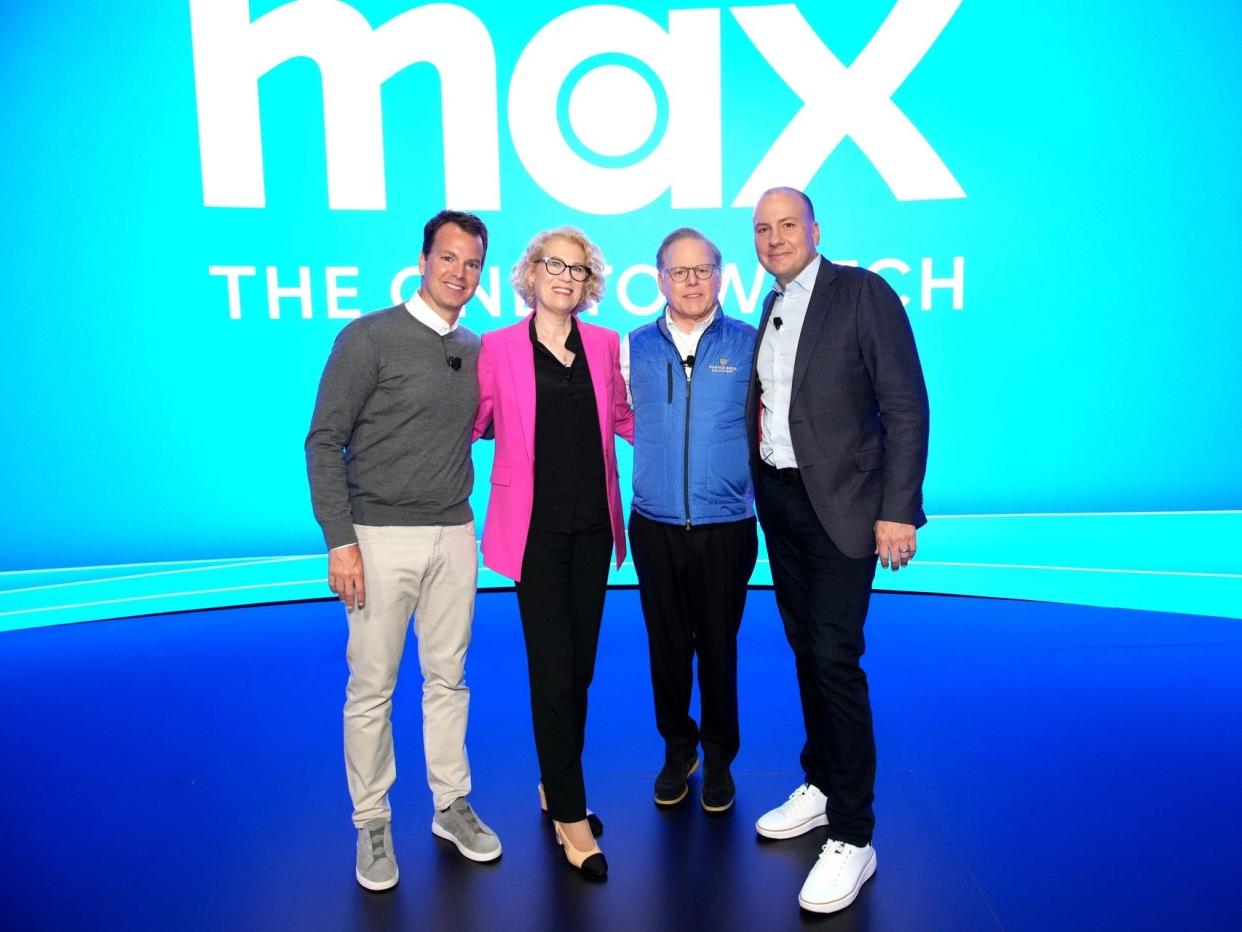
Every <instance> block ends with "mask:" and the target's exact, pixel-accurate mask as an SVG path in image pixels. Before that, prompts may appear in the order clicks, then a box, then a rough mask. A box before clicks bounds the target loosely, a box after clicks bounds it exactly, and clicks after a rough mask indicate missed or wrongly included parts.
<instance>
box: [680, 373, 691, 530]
mask: <svg viewBox="0 0 1242 932" xmlns="http://www.w3.org/2000/svg"><path fill="white" fill-rule="evenodd" d="M693 382H694V380H693V379H692V378H691V377H690V375H689V374H687V375H686V436H685V438H684V440H683V441H682V482H683V486H682V488H683V490H684V492H685V499H686V530H687V531H688V530H690V526H691V525H690V386H691V385H692V384H693Z"/></svg>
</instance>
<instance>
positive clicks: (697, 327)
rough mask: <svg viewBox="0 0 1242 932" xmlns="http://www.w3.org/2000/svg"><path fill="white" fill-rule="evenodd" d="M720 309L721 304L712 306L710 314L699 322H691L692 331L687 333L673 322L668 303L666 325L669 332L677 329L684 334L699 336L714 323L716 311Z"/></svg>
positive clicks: (665, 307)
mask: <svg viewBox="0 0 1242 932" xmlns="http://www.w3.org/2000/svg"><path fill="white" fill-rule="evenodd" d="M719 310H720V305H719V304H717V305H716V306H715V307H713V308H712V312H711V313H710V314H708V315H707V316H706V317H704V318H703V319H702V320H700V321H699V322H698V323H697V324H691V325H690V332H689V333H686V331H684V330H682V329H681V328H680V327H678V326H677V325H676V324H675V323H673V315H672V314H670V313H669V311H668V305H667V304H666V305H664V326H666V327H667V328H668V332H669V333H672V332H674V331H676V332H677V333H680V334H681V335H682V336H697V335H698V334H700V333H702V332H703V331H704V330H706V329H707V328H708V327H710V326H711V325H712V321H714V320H715V319H716V312H717V311H719Z"/></svg>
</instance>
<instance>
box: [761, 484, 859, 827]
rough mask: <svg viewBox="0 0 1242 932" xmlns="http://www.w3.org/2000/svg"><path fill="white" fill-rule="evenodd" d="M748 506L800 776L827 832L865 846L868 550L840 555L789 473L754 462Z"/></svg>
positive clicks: (798, 485) (799, 486)
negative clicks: (754, 518)
mask: <svg viewBox="0 0 1242 932" xmlns="http://www.w3.org/2000/svg"><path fill="white" fill-rule="evenodd" d="M755 505H756V507H757V509H758V511H759V520H760V521H761V522H762V524H763V532H764V535H765V537H766V539H767V543H768V556H769V558H770V560H771V564H772V583H773V588H774V589H775V591H776V605H777V608H779V609H780V613H781V619H782V620H783V621H784V623H785V637H786V638H787V639H788V640H789V646H790V647H792V648H793V653H794V663H795V667H796V669H797V673H798V691H799V692H800V693H801V697H802V718H803V723H804V725H805V726H806V744H805V745H804V746H803V749H802V769H803V771H805V773H806V782H807V783H810V784H812V785H814V786H816V787H818V788H819V789H820V791H821V792H823V793H824V794H825V795H826V796H827V797H828V806H827V812H828V836H829V837H830V838H835V839H838V840H840V841H844V842H847V843H849V844H852V845H866V844H870V842H871V834H872V830H873V829H874V827H875V814H874V812H873V811H872V802H873V801H874V799H875V734H874V731H873V729H872V724H871V698H870V694H869V693H868V691H867V675H866V674H865V673H864V672H863V669H862V666H861V665H860V661H861V659H862V655H863V651H864V650H865V649H866V644H865V642H864V640H863V622H865V621H866V619H867V606H868V605H869V603H870V601H871V583H872V580H873V579H874V578H875V566H876V561H875V557H874V556H868V557H864V558H862V559H858V558H854V557H849V556H846V555H845V554H843V553H842V552H841V551H840V550H839V549H838V548H837V546H836V545H835V544H834V543H833V542H832V540H831V538H829V537H828V535H827V534H826V533H825V532H824V528H823V525H821V524H820V523H819V519H818V518H817V517H816V516H815V511H814V510H813V509H812V507H811V501H810V499H809V498H808V497H807V494H806V489H805V488H804V487H803V486H802V483H801V481H800V480H799V479H798V478H797V477H796V476H793V477H786V476H785V475H784V474H781V475H778V474H777V473H776V471H775V470H772V469H770V468H769V467H766V466H765V467H760V470H759V472H758V474H757V476H756V482H755Z"/></svg>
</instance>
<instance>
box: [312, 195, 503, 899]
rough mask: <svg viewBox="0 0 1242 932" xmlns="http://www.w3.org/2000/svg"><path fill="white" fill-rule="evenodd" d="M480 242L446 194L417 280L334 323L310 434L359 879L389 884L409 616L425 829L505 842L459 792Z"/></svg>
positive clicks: (381, 886) (473, 846)
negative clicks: (429, 804)
mask: <svg viewBox="0 0 1242 932" xmlns="http://www.w3.org/2000/svg"><path fill="white" fill-rule="evenodd" d="M486 252H487V228H486V227H485V226H484V225H483V221H481V220H480V219H479V218H478V217H476V216H474V215H473V214H468V213H462V212H459V211H448V210H446V211H441V212H440V213H438V214H436V216H434V217H432V218H431V220H429V221H428V222H427V225H426V227H425V228H424V230H423V248H422V253H421V254H420V256H419V259H418V271H419V273H420V274H421V275H422V284H421V285H420V286H419V289H418V293H417V294H416V295H415V296H414V297H413V298H411V299H410V300H409V301H407V302H406V303H405V304H403V305H402V304H398V305H396V306H395V307H390V308H388V309H387V310H383V311H376V312H375V313H372V314H367V315H365V316H363V317H360V318H359V319H357V320H355V321H353V322H352V323H350V324H349V325H348V326H347V327H345V328H344V329H343V330H342V331H341V333H340V335H339V336H338V337H337V339H336V343H335V345H334V346H333V347H332V354H331V356H329V358H328V364H327V366H326V367H325V368H324V372H323V378H322V379H321V381H320V383H319V395H318V397H317V398H316V401H315V413H314V416H313V418H312V420H311V426H310V432H309V433H308V434H307V436H306V465H307V472H308V473H309V475H310V487H311V500H312V502H313V504H314V509H315V518H316V520H317V521H318V522H319V525H320V527H321V528H322V529H323V534H324V539H325V541H326V542H327V545H328V585H329V586H330V587H331V589H332V591H333V592H335V593H336V594H337V595H338V596H339V597H340V599H341V601H342V602H344V603H345V612H346V617H347V619H348V622H349V642H348V647H347V648H346V659H347V660H348V663H349V684H348V686H347V687H346V690H345V772H346V777H347V778H348V782H349V792H350V796H352V798H353V803H354V813H353V821H354V825H355V826H356V827H357V829H358V850H357V867H356V870H355V877H356V878H357V880H358V883H360V884H361V885H362V886H363V887H365V888H367V889H368V890H387V889H389V888H391V887H393V886H395V885H396V883H397V878H398V872H397V861H396V857H395V855H394V854H393V846H392V829H391V819H392V810H391V808H390V807H389V802H388V791H389V789H390V788H391V786H392V784H393V782H394V781H395V780H396V776H397V770H396V761H395V756H394V753H393V740H392V722H391V719H392V694H393V690H394V688H395V687H396V684H397V669H398V667H399V666H400V665H401V655H402V651H403V650H404V648H405V640H406V633H407V631H408V629H409V625H410V617H411V616H413V618H414V633H415V635H416V637H417V639H418V661H419V666H420V667H421V668H422V674H423V748H424V751H425V753H426V758H427V783H428V785H429V786H430V788H431V793H432V797H433V802H434V804H435V810H436V812H435V816H434V817H433V819H432V823H431V831H432V832H433V833H434V834H435V835H437V836H439V837H440V838H443V839H446V840H448V841H450V842H452V843H453V844H454V845H456V846H457V850H458V851H460V852H461V853H462V855H464V856H465V857H467V858H469V859H471V860H473V861H491V860H495V859H496V858H498V857H500V840H499V839H498V838H497V837H496V834H495V833H494V832H493V831H492V830H491V829H490V828H488V827H487V826H486V825H485V824H484V823H483V822H482V821H481V820H480V819H479V818H478V816H477V815H475V813H474V810H473V809H472V808H471V806H470V803H469V802H468V801H467V799H466V797H467V796H468V795H469V793H470V764H469V761H468V759H467V757H466V718H467V712H468V708H469V703H470V691H469V689H468V688H467V686H466V678H465V662H466V648H467V647H468V646H469V644H470V626H471V620H472V618H473V615H474V593H475V585H476V582H477V579H478V561H477V556H476V554H477V551H476V546H475V532H474V515H473V513H472V512H471V509H470V501H469V496H470V490H471V488H472V487H473V485H474V468H473V466H472V464H471V461H470V434H471V430H472V428H473V426H474V417H475V414H476V412H477V409H478V406H479V389H478V381H477V378H476V374H475V372H476V363H477V360H478V355H479V338H478V336H476V335H475V334H473V333H471V332H470V331H469V330H467V329H466V328H464V327H461V326H459V325H458V322H457V318H458V317H459V315H460V314H461V309H462V307H464V306H465V304H466V302H468V301H469V300H470V298H471V297H472V296H473V295H474V292H475V289H476V288H477V287H478V284H479V275H480V273H481V271H482V267H483V258H484V256H485V255H486Z"/></svg>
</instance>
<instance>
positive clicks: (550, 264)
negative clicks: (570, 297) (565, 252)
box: [538, 256, 591, 282]
mask: <svg viewBox="0 0 1242 932" xmlns="http://www.w3.org/2000/svg"><path fill="white" fill-rule="evenodd" d="M538 261H540V262H542V263H543V267H544V268H545V269H547V270H548V274H549V275H560V274H561V273H562V272H564V271H565V270H566V269H569V277H570V278H572V279H573V280H574V281H576V282H584V281H586V280H587V279H588V278H590V277H591V270H590V269H589V268H587V267H586V266H585V265H570V264H569V263H568V262H566V261H565V260H564V259H558V258H556V257H555V256H544V257H543V258H542V259H540V260H538Z"/></svg>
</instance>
